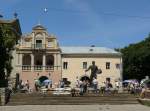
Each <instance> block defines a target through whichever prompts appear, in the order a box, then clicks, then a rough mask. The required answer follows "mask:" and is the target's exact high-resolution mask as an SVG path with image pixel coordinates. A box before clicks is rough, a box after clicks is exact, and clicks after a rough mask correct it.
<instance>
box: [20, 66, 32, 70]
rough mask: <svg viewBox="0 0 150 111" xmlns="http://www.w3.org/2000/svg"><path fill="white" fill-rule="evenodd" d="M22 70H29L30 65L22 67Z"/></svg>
mask: <svg viewBox="0 0 150 111" xmlns="http://www.w3.org/2000/svg"><path fill="white" fill-rule="evenodd" d="M22 70H31V66H30V65H23V66H22Z"/></svg>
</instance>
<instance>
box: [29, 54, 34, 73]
mask: <svg viewBox="0 0 150 111" xmlns="http://www.w3.org/2000/svg"><path fill="white" fill-rule="evenodd" d="M30 56H31V71H33V70H34V55H33V54H30Z"/></svg>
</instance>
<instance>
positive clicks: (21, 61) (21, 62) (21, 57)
mask: <svg viewBox="0 0 150 111" xmlns="http://www.w3.org/2000/svg"><path fill="white" fill-rule="evenodd" d="M19 55H20V63H19V65H20V68H19V70H20V69H21V70H22V65H23V54H19Z"/></svg>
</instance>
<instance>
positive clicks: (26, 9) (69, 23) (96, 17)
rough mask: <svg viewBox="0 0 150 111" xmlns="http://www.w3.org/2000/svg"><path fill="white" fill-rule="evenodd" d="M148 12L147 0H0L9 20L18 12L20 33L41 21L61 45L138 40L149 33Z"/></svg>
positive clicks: (117, 44)
mask: <svg viewBox="0 0 150 111" xmlns="http://www.w3.org/2000/svg"><path fill="white" fill-rule="evenodd" d="M44 8H47V9H48V12H47V13H44ZM149 11H150V0H0V13H1V14H3V16H4V18H6V19H11V18H13V13H14V12H17V13H18V17H19V19H20V23H21V29H22V32H23V33H30V32H31V31H32V27H33V26H35V25H36V24H38V21H39V20H40V22H41V24H42V25H43V26H45V27H46V28H47V30H48V32H49V33H50V34H54V35H56V36H57V39H58V41H59V44H60V45H61V46H91V45H93V44H94V45H95V46H102V47H109V48H122V47H124V46H127V45H128V44H130V43H137V42H139V41H141V40H143V39H145V38H146V37H147V36H148V34H149V32H150V13H149Z"/></svg>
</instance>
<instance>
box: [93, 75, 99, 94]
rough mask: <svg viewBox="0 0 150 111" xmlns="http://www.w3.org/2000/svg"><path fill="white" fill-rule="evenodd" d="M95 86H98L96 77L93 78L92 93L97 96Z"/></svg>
mask: <svg viewBox="0 0 150 111" xmlns="http://www.w3.org/2000/svg"><path fill="white" fill-rule="evenodd" d="M97 86H98V81H97V79H96V77H94V78H93V87H94V92H95V93H96V94H97Z"/></svg>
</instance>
